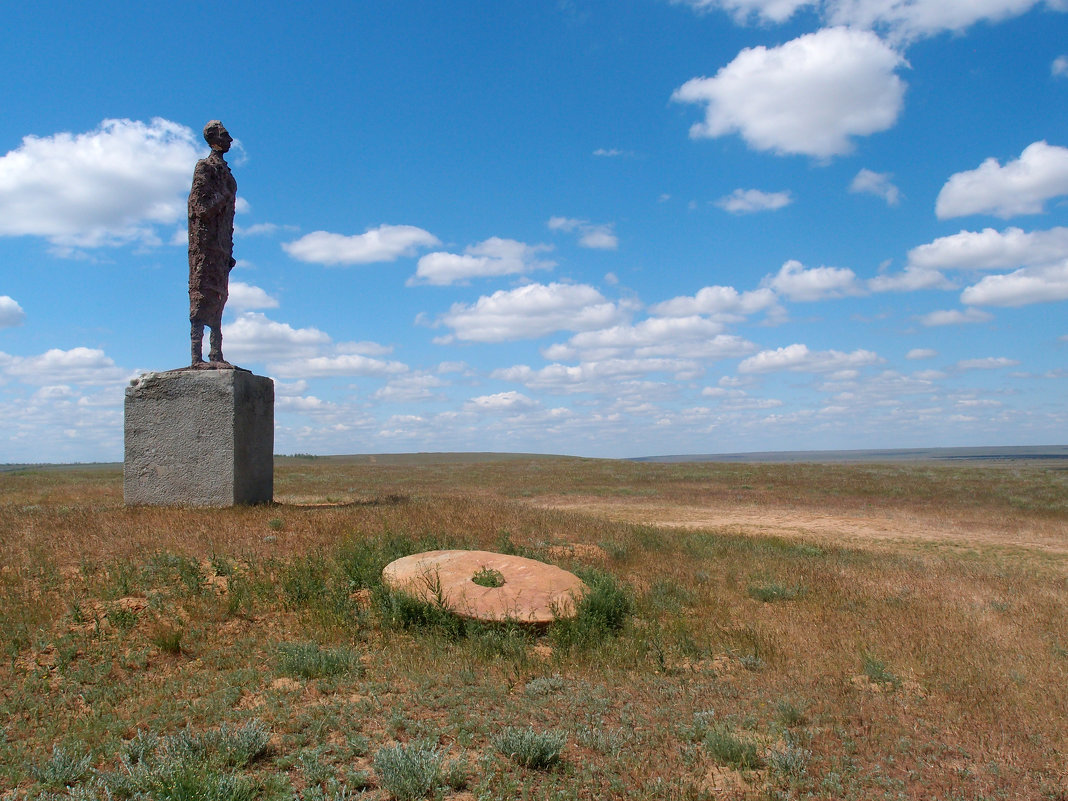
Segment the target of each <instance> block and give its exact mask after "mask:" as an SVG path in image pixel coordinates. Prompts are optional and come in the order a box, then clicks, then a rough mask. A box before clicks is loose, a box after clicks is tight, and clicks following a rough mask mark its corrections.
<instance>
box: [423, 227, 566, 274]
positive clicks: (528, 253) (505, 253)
mask: <svg viewBox="0 0 1068 801" xmlns="http://www.w3.org/2000/svg"><path fill="white" fill-rule="evenodd" d="M549 250H552V246H551V245H528V244H526V243H525V242H517V241H516V240H514V239H502V238H501V237H498V236H493V237H490V238H489V239H487V240H485V241H484V242H479V243H478V244H476V245H470V246H468V247H467V248H466V249H465V250H464V252H463V253H462V254H460V253H446V252H444V251H439V252H435V253H427V254H426V255H425V256H423V257H422V258H420V259H419V265H418V267H417V268H416V271H415V275H414V276H412V277H411V278H409V279H408V284H409V285H413V284H433V285H435V286H447V285H449V284H455V283H458V282H463V281H467V280H468V279H470V278H486V277H489V276H499V275H525V274H526V273H529V272H532V271H534V270H549V269H552V268H553V267H555V266H556V262H553V261H549V260H547V259H542V258H540V257H539V254H540V253H544V252H546V251H549Z"/></svg>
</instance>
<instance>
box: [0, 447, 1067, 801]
mask: <svg viewBox="0 0 1068 801" xmlns="http://www.w3.org/2000/svg"><path fill="white" fill-rule="evenodd" d="M275 494H276V498H277V499H278V501H279V503H276V504H274V505H271V506H262V507H254V508H239V509H222V510H218V509H215V510H212V509H157V508H131V509H127V508H125V507H124V506H123V505H122V476H121V470H120V469H117V468H115V469H112V468H107V467H95V468H93V469H78V468H70V469H48V470H42V469H32V468H31V469H26V470H20V471H13V472H7V473H3V474H0V647H2V653H0V657H2V661H0V727H2V729H0V731H2V734H3V737H2V738H0V788H3V791H6V792H0V797H3V798H19V799H21V798H52V797H71V798H81V799H97V798H100V799H103V798H109V797H112V798H119V799H121V798H154V799H155V798H159V799H179V798H185V799H194V798H197V799H213V798H217V799H232V798H273V799H285V800H286V801H289V799H297V798H302V799H342V798H355V797H360V795H361V793H362V794H363V795H364V796H365V797H367V798H375V799H383V798H388V797H397V798H416V797H421V796H423V795H426V797H434V796H437V797H446V798H454V799H471V798H500V799H512V798H537V799H543V798H553V799H555V798H560V799H570V798H583V799H595V798H635V799H643V798H644V799H701V798H709V799H712V798H753V799H760V798H765V799H786V798H820V799H883V798H885V799H899V798H910V799H911V798H915V799H921V798H922V799H962V800H963V799H1001V798H1005V799H1017V798H1021V799H1032V798H1033V799H1050V800H1052V801H1058V800H1059V801H1065V800H1066V799H1068V722H1066V720H1068V718H1066V710H1068V471H1063V470H1060V471H1058V470H1056V469H1054V467H1044V466H1041V465H1026V466H1011V465H1008V466H1005V465H1000V466H997V467H980V466H970V465H960V464H955V465H952V466H942V465H933V464H930V463H916V464H901V463H896V464H893V465H803V464H790V465H774V464H766V465H762V464H747V465H731V464H717V463H705V464H649V463H632V462H619V461H610V460H583V459H563V458H547V457H493V456H491V455H481V456H479V457H477V458H476V457H467V458H460V457H452V458H450V457H443V456H435V457H429V456H427V457H392V458H388V457H379V458H377V459H371V458H368V457H364V458H348V459H346V458H340V457H336V458H287V459H280V460H278V462H277V464H276V484H275ZM547 499H548V500H547ZM561 499H565V500H566V499H570V502H568V503H566V504H562V503H560V500H561ZM594 501H596V503H594ZM553 505H555V506H556V508H551V507H552V506H553ZM770 506H774V507H775V508H776V509H780V510H782V509H785V510H787V511H793V512H796V514H797V515H798V518H799V519H808V518H810V517H811V516H812V515H823V516H834V518H835V519H837V520H840V521H841V520H844V521H849V520H853V519H855V520H858V521H859V520H862V519H876V518H878V519H882V520H885V521H888V522H887V523H886V525H888V526H890V527H891V528H892V527H893V526H894V525H896V524H897V522H898V521H900V522H901V524H902V525H904V523H905V522H907V523H908V525H909V526H910V527H912V528H913V529H916V528H919V529H923V530H928V529H929V530H930V532H931V536H930V537H928V538H925V539H922V540H900V541H898V540H895V539H893V538H892V537H891V538H889V539H888V538H885V537H883V538H881V539H880V540H878V541H877V542H876V541H872V542H871V543H865V542H864V541H858V540H857V539H855V538H854V539H850V540H848V544H843V542H844V540H843V541H838V540H836V538H835V536H833V534H829V533H828V532H827V530H826V529H822V530H820V531H815V530H814V531H811V532H809V531H806V530H805V529H804V527H803V526H802V527H800V528H799V529H798V530H796V531H794V532H793V533H792V534H791V535H790V536H789V537H788V538H784V537H776V536H768V535H767V534H766V533H763V531H762V529H761V528H760V527H759V526H756V527H751V528H747V527H746V526H741V525H731V526H720V527H702V526H699V525H698V526H693V525H690V526H689V527H677V526H669V525H666V524H665V525H658V524H655V520H652V521H651V519H650V518H649V517H648V514H644V513H643V515H642V516H641V517H642V519H644V520H645V522H633V521H634V520H635V519H637V518H636V517H635V512H634V510H635V509H639V508H640V509H646V510H648V509H655V510H659V511H658V512H657V514H665V515H668V516H669V513H670V510H671V509H674V508H687V509H696V508H700V509H708V510H748V511H750V512H752V511H753V510H760V509H762V508H765V507H770ZM564 507H566V508H564ZM591 510H594V511H591ZM665 510H667V511H666V512H665ZM666 522H667V521H665V523H666ZM973 527H975V528H976V529H978V528H979V527H982V529H983V531H984V532H985V534H984V537H983V539H982V541H981V542H978V543H972V542H971V541H970V539H969V531H970V529H971V528H973ZM1036 537H1037V538H1038V541H1040V542H1041V543H1042V547H1038V546H1030V545H1028V543H1029V542H1031V541H1032V540H1034V539H1035V538H1036ZM437 547H472V548H482V549H488V550H507V551H511V552H516V553H521V554H524V555H530V556H534V557H536V558H540V559H543V560H546V561H550V562H554V563H556V564H560V565H562V566H564V567H567V568H569V569H573V570H575V571H576V572H579V573H580V575H583V577H585V578H586V579H587V581H588V582H589V583H590V584H591V585H592V586H594V587H595V592H594V593H592V595H591V602H590V603H587V604H586V605H585V606H584V607H583V610H582V614H581V615H580V617H579V619H578V621H576V622H575V623H573V624H570V625H558V626H555V627H552V628H550V629H548V630H545V631H542V632H529V631H524V630H522V629H520V628H518V627H510V626H498V627H481V626H476V625H470V624H467V625H463V624H459V623H457V622H456V621H454V620H453V619H452V618H450V617H449V616H448V615H443V614H441V612H440V610H435V609H433V608H425V607H419V606H418V605H416V604H412V603H410V602H408V601H407V600H406V599H404V598H403V597H397V596H393V595H391V594H390V593H389V592H388V591H386V590H385V589H384V588H383V587H382V586H381V584H380V582H379V578H378V577H379V571H380V570H381V567H382V566H383V565H384V564H386V563H387V562H388V561H390V560H391V559H393V558H396V557H397V556H401V555H404V554H407V553H412V552H416V551H420V550H426V549H429V548H437ZM68 785H69V787H70V789H67V787H68ZM109 794H110V795H109ZM139 794H140V795H139Z"/></svg>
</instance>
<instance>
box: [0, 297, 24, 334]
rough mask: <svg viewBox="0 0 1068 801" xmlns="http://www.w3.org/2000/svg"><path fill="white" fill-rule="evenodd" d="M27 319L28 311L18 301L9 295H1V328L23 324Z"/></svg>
mask: <svg viewBox="0 0 1068 801" xmlns="http://www.w3.org/2000/svg"><path fill="white" fill-rule="evenodd" d="M25 319H26V312H24V311H23V310H22V307H21V306H20V305H19V304H18V301H17V300H15V299H14V298H12V297H9V296H8V295H0V328H13V327H15V326H16V325H22V323H23V322H24V321H25Z"/></svg>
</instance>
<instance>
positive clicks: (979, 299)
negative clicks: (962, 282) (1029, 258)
mask: <svg viewBox="0 0 1068 801" xmlns="http://www.w3.org/2000/svg"><path fill="white" fill-rule="evenodd" d="M960 299H961V302H962V303H967V304H969V305H972V306H1027V305H1030V304H1032V303H1049V302H1052V301H1058V300H1065V299H1068V259H1064V260H1063V261H1061V262H1060V263H1059V264H1051V265H1043V266H1041V267H1021V268H1020V269H1019V270H1015V271H1014V272H1011V273H1008V274H1006V275H988V276H986V277H985V278H983V279H982V280H981V281H979V283H977V284H974V285H973V286H970V287H967V288H966V289H965V290H964V291H963V292H961V295H960Z"/></svg>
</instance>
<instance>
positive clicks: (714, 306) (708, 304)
mask: <svg viewBox="0 0 1068 801" xmlns="http://www.w3.org/2000/svg"><path fill="white" fill-rule="evenodd" d="M777 302H778V301H777V298H776V296H775V293H774V292H773V291H771V290H770V289H767V288H763V289H754V290H752V291H749V292H739V291H738V290H737V289H735V288H734V287H732V286H706V287H702V288H701V289H699V290H697V294H695V295H693V296H692V297H691V296H689V295H682V296H680V297H676V298H672V299H671V300H665V301H664V302H662V303H657V304H656V305H654V306H653V307H652V309H651V311H652V312H653V314H659V315H664V316H666V317H688V316H691V315H694V314H707V315H711V316H713V317H719V318H721V319H725V320H740V319H742V318H744V317H747V316H748V315H750V314H755V313H757V312H759V311H765V310H771V309H774V308H775V307H776V304H777Z"/></svg>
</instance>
